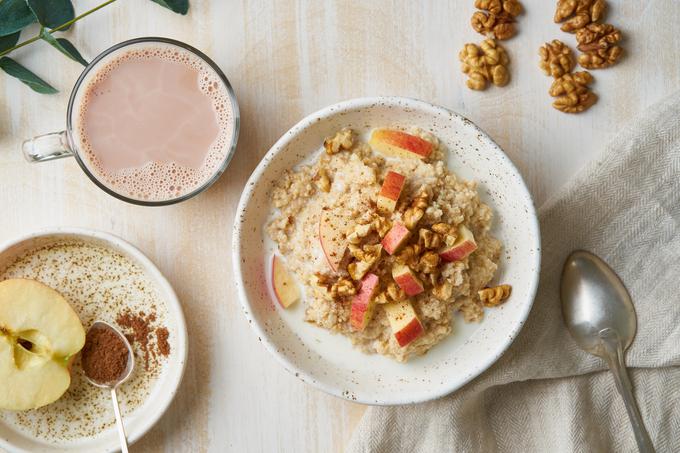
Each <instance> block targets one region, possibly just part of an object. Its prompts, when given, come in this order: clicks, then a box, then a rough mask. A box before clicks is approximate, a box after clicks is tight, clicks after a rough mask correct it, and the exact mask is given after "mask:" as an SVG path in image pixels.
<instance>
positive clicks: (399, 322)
mask: <svg viewBox="0 0 680 453" xmlns="http://www.w3.org/2000/svg"><path fill="white" fill-rule="evenodd" d="M384 307H385V314H386V315H387V320H388V321H389V322H390V327H391V328H392V334H393V335H394V338H395V339H396V340H397V343H399V346H401V347H402V348H403V347H404V346H406V345H407V344H409V343H410V342H412V341H413V340H415V339H416V338H418V337H419V336H420V335H421V334H422V333H423V331H424V329H423V325H422V324H421V323H420V320H419V319H418V315H416V312H415V310H414V309H413V305H411V302H409V301H408V300H403V301H401V302H393V303H390V304H386V305H384Z"/></svg>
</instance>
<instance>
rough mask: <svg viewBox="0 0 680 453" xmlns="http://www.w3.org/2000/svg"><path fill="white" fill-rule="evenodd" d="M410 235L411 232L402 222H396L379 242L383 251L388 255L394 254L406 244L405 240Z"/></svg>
mask: <svg viewBox="0 0 680 453" xmlns="http://www.w3.org/2000/svg"><path fill="white" fill-rule="evenodd" d="M410 235H411V232H410V231H409V230H408V228H406V227H405V226H404V225H403V224H401V223H398V222H396V223H395V224H394V225H392V228H390V231H388V232H387V234H386V235H385V237H384V238H383V240H382V241H381V244H382V246H383V248H384V249H385V251H386V252H387V253H389V254H390V255H394V254H395V253H397V252H398V251H399V249H400V248H401V247H402V246H403V245H404V244H406V240H407V239H408V238H409V236H410Z"/></svg>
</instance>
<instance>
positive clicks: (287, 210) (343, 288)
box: [233, 97, 540, 404]
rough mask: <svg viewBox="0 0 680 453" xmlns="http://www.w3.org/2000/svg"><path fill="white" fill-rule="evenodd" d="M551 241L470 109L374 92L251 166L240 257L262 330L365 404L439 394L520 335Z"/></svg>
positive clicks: (321, 382)
mask: <svg viewBox="0 0 680 453" xmlns="http://www.w3.org/2000/svg"><path fill="white" fill-rule="evenodd" d="M539 242H540V237H539V232H538V224H537V220H536V215H535V211H534V208H533V204H532V201H531V198H530V195H529V194H528V191H527V190H526V187H525V185H524V183H523V181H522V178H521V176H520V175H519V173H518V172H517V170H516V168H515V167H514V166H513V165H512V163H511V162H510V161H509V159H508V158H507V156H506V155H505V154H504V153H503V152H502V151H501V150H500V148H499V147H498V146H497V145H496V144H495V143H494V142H493V141H492V140H491V139H490V138H489V137H488V136H486V134H484V133H483V132H482V131H481V130H479V129H478V128H477V127H476V126H475V125H473V124H472V123H471V122H469V121H468V120H466V119H465V118H463V117H461V116H459V115H457V114H455V113H453V112H450V111H449V110H446V109H443V108H441V107H436V106H433V105H431V104H427V103H425V102H422V101H417V100H412V99H405V98H394V97H389V98H365V99H357V100H351V101H347V102H343V103H340V104H336V105H333V106H330V107H328V108H326V109H323V110H322V111H320V112H317V113H315V114H313V115H310V116H309V117H307V118H305V119H303V120H302V121H301V122H300V123H298V124H297V125H296V126H294V127H293V128H292V129H291V130H290V131H288V132H287V133H286V134H285V135H284V136H283V137H282V138H281V139H280V140H279V141H278V142H277V143H276V144H275V145H274V146H273V147H272V149H271V150H270V151H269V152H268V153H267V155H266V156H265V158H264V159H263V161H262V162H261V163H260V164H259V166H258V167H257V169H256V170H255V172H254V173H253V175H252V176H251V178H250V180H249V181H248V184H247V185H246V189H245V190H244V192H243V195H242V197H241V201H240V204H239V210H238V216H237V221H236V223H235V227H234V255H233V258H234V269H235V274H236V281H237V284H238V291H239V296H240V299H241V302H242V304H243V308H244V311H245V314H246V316H247V318H248V320H249V321H250V324H251V325H252V326H253V328H254V329H255V330H256V331H257V333H258V337H259V338H260V340H261V341H262V342H263V343H264V345H265V346H266V347H267V348H268V349H269V350H270V352H272V353H273V354H274V355H275V356H276V357H277V358H278V359H279V360H280V361H281V362H282V363H283V365H284V366H285V367H286V369H288V370H289V371H291V372H293V373H294V374H295V375H296V376H298V377H300V378H301V379H302V380H303V381H305V382H309V383H312V384H313V385H315V386H317V387H319V388H320V389H322V390H324V391H327V392H329V393H331V394H333V395H336V396H339V397H342V398H346V399H349V400H353V401H359V402H363V403H367V404H404V403H414V402H420V401H425V400H428V399H433V398H436V397H439V396H442V395H445V394H447V393H450V392H451V391H454V390H456V389H458V388H459V387H461V386H462V385H464V384H465V383H466V382H468V381H469V380H471V379H472V378H474V377H475V376H477V375H479V374H480V373H481V372H482V371H484V370H485V369H486V368H488V367H489V366H490V365H491V364H492V363H493V362H494V361H495V360H497V359H498V357H500V355H501V354H502V353H503V352H504V351H505V349H507V347H508V346H509V345H510V343H511V342H512V340H513V339H514V337H515V336H516V334H517V333H518V331H519V330H520V328H521V326H522V324H523V322H524V320H525V319H526V317H527V315H528V313H529V310H530V308H531V305H532V303H533V297H534V294H535V290H536V286H537V282H538V272H539V262H540V243H539Z"/></svg>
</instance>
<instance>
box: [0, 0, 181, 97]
mask: <svg viewBox="0 0 680 453" xmlns="http://www.w3.org/2000/svg"><path fill="white" fill-rule="evenodd" d="M115 1H116V0H107V1H105V2H104V3H101V4H100V5H98V6H95V7H94V8H92V9H90V10H88V11H85V12H84V13H82V14H79V15H78V16H76V15H75V11H74V8H73V4H72V3H71V0H0V69H1V70H3V71H4V72H6V73H7V74H8V75H10V76H12V77H15V78H17V79H19V80H20V81H21V82H23V83H24V84H26V85H27V86H29V87H30V88H31V89H32V90H34V91H36V92H38V93H43V94H52V93H56V92H57V91H58V90H57V89H56V88H54V87H53V86H52V85H50V84H49V83H47V82H46V81H44V80H43V79H41V78H40V77H38V76H37V75H36V74H34V73H33V72H32V71H31V70H30V69H28V68H26V67H25V66H23V65H21V64H20V63H18V62H17V61H15V60H13V59H12V58H10V57H7V56H6V55H8V54H10V53H11V52H13V51H15V50H17V49H20V48H22V47H24V46H27V45H29V44H32V43H34V42H36V41H41V40H42V41H45V42H47V43H48V44H50V45H51V46H52V47H54V48H55V49H57V50H58V51H60V52H61V53H62V54H64V55H66V56H67V57H68V58H70V59H72V60H73V61H76V62H78V63H80V64H82V65H84V66H87V65H88V62H87V60H85V59H84V58H83V57H82V56H81V55H80V52H78V50H77V49H76V47H75V46H74V45H73V44H72V43H71V42H70V41H68V40H67V39H65V38H55V37H54V36H53V34H54V33H55V32H58V31H65V30H67V29H68V28H69V27H70V26H71V25H73V24H74V23H75V22H77V21H79V20H80V19H82V18H84V17H86V16H89V15H90V14H92V13H94V12H95V11H98V10H100V9H102V8H104V7H105V6H108V5H110V4H111V3H113V2H115ZM152 1H153V2H155V3H158V4H159V5H161V6H163V7H165V8H168V9H170V10H172V11H174V12H176V13H178V14H186V13H187V11H188V10H189V0H152ZM35 22H38V23H39V24H40V31H39V33H38V34H37V35H36V36H33V37H32V38H29V39H27V40H25V41H22V42H21V43H18V42H19V37H20V35H21V31H22V29H24V28H25V27H27V26H29V25H31V24H33V23H35ZM17 43H18V44H17Z"/></svg>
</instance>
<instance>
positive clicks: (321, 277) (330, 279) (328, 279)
mask: <svg viewBox="0 0 680 453" xmlns="http://www.w3.org/2000/svg"><path fill="white" fill-rule="evenodd" d="M314 276H315V277H316V281H315V283H316V285H318V286H321V287H323V288H326V291H330V290H331V287H332V286H333V285H334V284H335V282H336V281H337V280H338V277H336V276H334V275H330V274H324V273H321V272H317V273H315V274H314Z"/></svg>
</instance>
